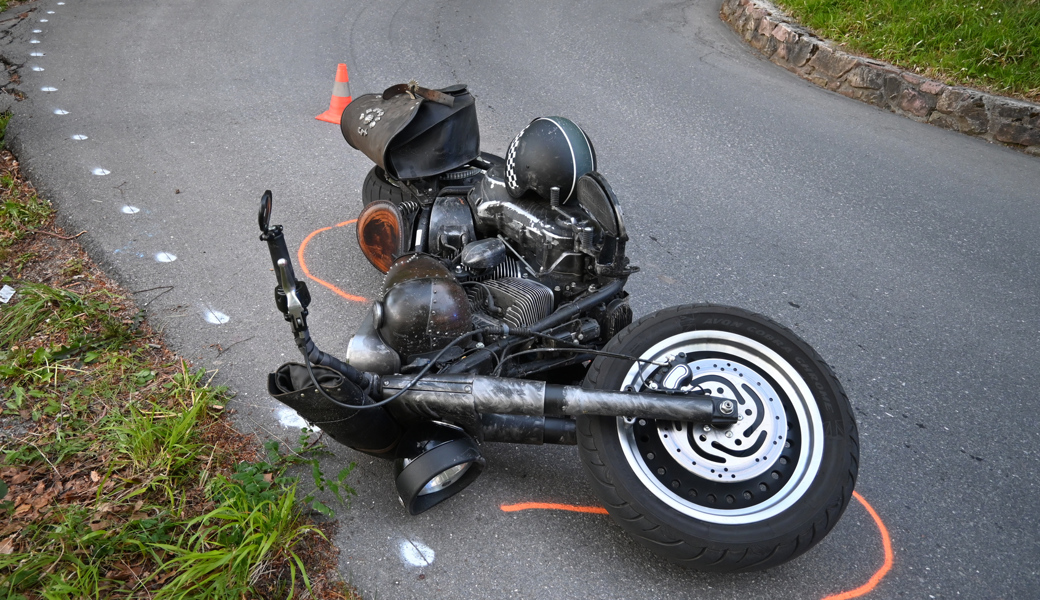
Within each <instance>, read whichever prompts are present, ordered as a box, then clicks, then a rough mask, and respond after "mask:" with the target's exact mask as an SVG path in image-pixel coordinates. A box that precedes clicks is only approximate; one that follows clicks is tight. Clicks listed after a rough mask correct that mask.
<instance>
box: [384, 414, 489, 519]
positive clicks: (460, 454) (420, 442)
mask: <svg viewBox="0 0 1040 600" xmlns="http://www.w3.org/2000/svg"><path fill="white" fill-rule="evenodd" d="M485 464H486V461H485V460H484V457H483V456H481V455H480V450H479V449H478V448H477V443H476V442H475V441H473V438H471V437H469V436H468V435H466V432H464V431H462V430H461V429H459V428H458V427H455V426H453V425H447V424H444V423H423V424H421V425H418V426H417V427H414V428H413V429H411V430H409V431H408V433H406V434H405V435H404V437H403V438H402V439H401V442H400V443H399V444H398V446H397V459H396V460H395V461H394V479H395V483H396V484H397V493H398V494H399V495H400V497H401V503H402V504H404V507H405V508H406V509H407V510H408V512H409V514H413V515H417V514H419V513H422V512H425V511H427V510H429V509H431V508H433V507H434V506H436V505H437V504H439V503H440V502H443V501H444V500H447V499H448V498H450V497H451V496H454V495H455V494H457V493H459V492H460V491H462V489H463V488H465V487H466V486H467V485H469V484H471V483H473V480H475V479H476V478H477V476H478V475H480V473H481V471H483V470H484V465H485Z"/></svg>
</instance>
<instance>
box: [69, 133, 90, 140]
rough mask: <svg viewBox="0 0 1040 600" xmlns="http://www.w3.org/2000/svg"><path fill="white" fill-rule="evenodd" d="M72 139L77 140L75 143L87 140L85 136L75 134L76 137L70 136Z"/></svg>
mask: <svg viewBox="0 0 1040 600" xmlns="http://www.w3.org/2000/svg"><path fill="white" fill-rule="evenodd" d="M72 139H74V140H77V141H83V140H85V139H88V138H87V136H85V135H83V134H81V133H77V134H76V135H74V136H72Z"/></svg>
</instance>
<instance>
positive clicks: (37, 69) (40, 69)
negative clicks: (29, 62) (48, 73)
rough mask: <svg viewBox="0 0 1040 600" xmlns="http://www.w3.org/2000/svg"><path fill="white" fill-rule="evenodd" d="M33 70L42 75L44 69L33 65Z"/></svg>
mask: <svg viewBox="0 0 1040 600" xmlns="http://www.w3.org/2000/svg"><path fill="white" fill-rule="evenodd" d="M31 68H32V70H33V71H36V72H37V73H40V72H42V71H43V67H37V66H36V65H33V66H32V67H31Z"/></svg>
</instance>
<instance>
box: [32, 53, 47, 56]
mask: <svg viewBox="0 0 1040 600" xmlns="http://www.w3.org/2000/svg"><path fill="white" fill-rule="evenodd" d="M29 56H47V55H46V54H44V53H43V52H30V53H29Z"/></svg>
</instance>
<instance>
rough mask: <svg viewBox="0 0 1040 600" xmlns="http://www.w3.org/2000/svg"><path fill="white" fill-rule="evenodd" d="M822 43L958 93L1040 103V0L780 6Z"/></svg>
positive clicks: (798, 2) (860, 0) (828, 0)
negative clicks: (961, 88) (964, 89)
mask: <svg viewBox="0 0 1040 600" xmlns="http://www.w3.org/2000/svg"><path fill="white" fill-rule="evenodd" d="M776 4H777V5H778V6H780V7H781V8H783V9H784V10H785V11H786V12H787V13H788V14H790V15H791V16H793V17H794V18H795V19H797V20H798V21H799V22H801V23H802V24H803V25H805V26H807V27H809V28H810V29H812V30H813V31H814V32H816V33H817V34H818V35H819V36H820V37H823V38H826V39H830V40H833V41H835V42H837V43H840V44H843V45H845V46H846V47H847V48H848V49H849V50H851V51H853V52H855V53H860V54H865V55H868V56H871V57H873V58H877V59H880V60H883V61H886V62H889V63H892V64H895V65H898V66H900V67H903V68H905V69H908V70H912V71H915V72H917V73H920V74H922V75H924V76H926V77H931V78H935V79H940V80H943V81H945V82H946V83H948V84H952V85H967V86H971V87H976V88H981V89H985V90H989V91H992V92H995V93H999V94H1004V95H1008V96H1014V97H1019V98H1023V99H1026V100H1032V101H1034V102H1036V101H1040V0H776Z"/></svg>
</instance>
